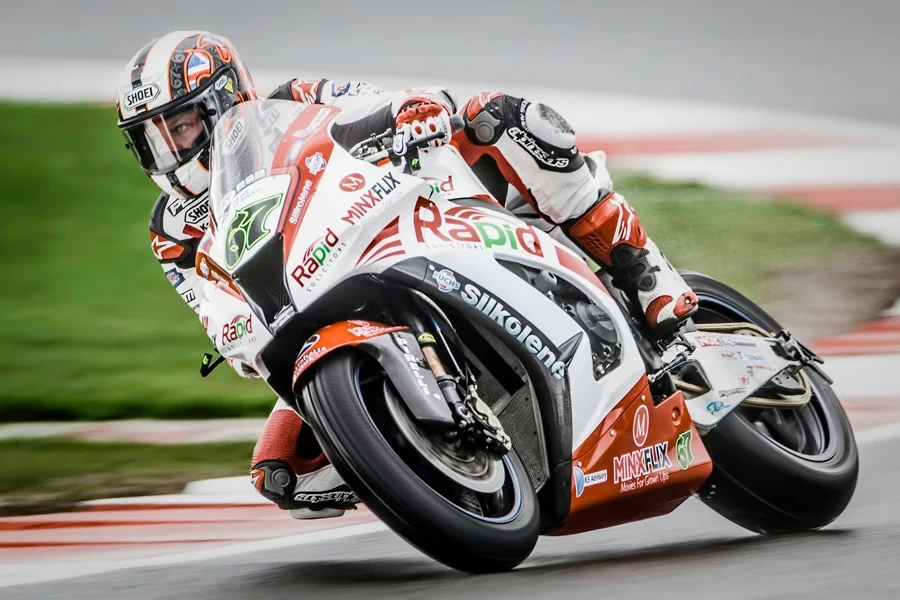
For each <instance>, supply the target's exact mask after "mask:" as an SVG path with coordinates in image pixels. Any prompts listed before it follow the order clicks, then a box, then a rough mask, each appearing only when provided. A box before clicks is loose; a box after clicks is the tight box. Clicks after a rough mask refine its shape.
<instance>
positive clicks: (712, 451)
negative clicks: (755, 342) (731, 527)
mask: <svg viewBox="0 0 900 600" xmlns="http://www.w3.org/2000/svg"><path fill="white" fill-rule="evenodd" d="M683 276H684V279H685V281H686V282H687V284H688V285H690V286H691V287H692V288H693V290H694V292H695V293H696V294H697V297H698V299H699V301H700V302H699V304H700V308H699V310H698V312H697V314H696V316H695V318H694V322H695V323H698V324H700V323H714V322H725V321H742V322H750V323H754V324H756V325H759V326H761V327H762V328H763V329H765V330H767V331H769V332H772V333H775V332H778V331H780V330H781V329H782V327H781V326H780V325H779V324H778V322H777V321H775V319H773V318H772V317H771V316H770V315H768V314H767V313H766V312H765V311H763V310H762V309H761V308H759V307H758V306H756V304H754V303H753V302H752V301H751V300H749V299H748V298H746V297H744V296H743V295H742V294H740V293H739V292H737V291H735V290H733V289H731V288H730V287H728V286H726V285H725V284H723V283H720V282H718V281H716V280H714V279H712V278H710V277H707V276H705V275H700V274H698V273H683ZM806 374H807V375H808V376H809V379H810V384H811V386H812V392H813V393H812V398H811V399H810V402H809V404H807V405H806V406H805V407H803V408H800V409H795V410H790V409H758V408H753V407H749V406H739V407H738V408H737V409H735V410H734V411H733V412H731V413H730V414H729V415H728V416H726V417H725V418H724V419H722V420H721V421H720V422H719V423H718V424H717V425H716V426H715V427H714V428H713V429H712V430H711V431H709V432H708V433H707V434H706V435H704V437H703V443H704V445H705V446H706V448H707V451H708V452H709V455H710V457H711V458H712V461H713V465H714V468H713V472H712V475H711V476H710V477H709V479H708V480H707V481H706V483H705V484H704V485H703V487H702V488H701V489H700V491H699V492H698V496H699V497H700V499H701V500H702V501H703V502H704V503H706V505H707V506H709V507H710V508H712V509H713V510H715V511H716V512H718V513H719V514H721V515H722V516H724V517H725V518H727V519H729V520H730V521H732V522H734V523H736V524H738V525H740V526H742V527H744V528H746V529H749V530H750V531H754V532H757V533H768V534H776V533H794V532H801V531H809V530H814V529H819V528H821V527H824V526H825V525H828V524H829V523H831V522H832V521H834V520H835V519H836V518H837V517H838V516H839V515H840V514H841V513H842V512H843V511H844V509H845V508H846V507H847V504H848V503H849V502H850V499H851V497H852V496H853V492H854V490H855V489H856V480H857V475H858V472H859V456H858V453H857V448H856V441H855V439H854V437H853V431H852V430H851V428H850V422H849V421H848V419H847V415H846V414H845V413H844V410H843V408H842V407H841V404H840V402H839V401H838V398H837V396H835V394H834V392H833V391H832V389H831V386H830V385H828V383H827V382H826V381H825V380H824V379H822V378H821V377H820V376H819V375H817V374H816V373H814V372H812V371H811V370H810V369H806Z"/></svg>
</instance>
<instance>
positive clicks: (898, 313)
mask: <svg viewBox="0 0 900 600" xmlns="http://www.w3.org/2000/svg"><path fill="white" fill-rule="evenodd" d="M884 316H886V317H900V300H897V301H896V302H894V305H893V306H892V307H890V308H889V309H887V310H886V311H884Z"/></svg>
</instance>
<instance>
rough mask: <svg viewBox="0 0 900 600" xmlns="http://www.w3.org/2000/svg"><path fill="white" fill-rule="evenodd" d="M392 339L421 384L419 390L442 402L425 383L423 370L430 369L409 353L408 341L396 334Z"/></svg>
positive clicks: (392, 335) (393, 334)
mask: <svg viewBox="0 0 900 600" xmlns="http://www.w3.org/2000/svg"><path fill="white" fill-rule="evenodd" d="M379 329H380V328H379ZM391 337H393V338H394V341H395V342H396V343H397V347H399V348H400V351H401V352H402V353H403V356H404V357H405V358H406V364H408V365H409V369H410V370H411V371H412V373H413V376H415V378H416V382H417V383H418V384H419V388H420V389H421V390H422V393H424V394H425V395H426V396H428V397H429V398H431V397H434V398H436V399H438V400H440V396H439V395H438V394H437V392H435V393H434V394H432V393H431V390H430V389H428V384H427V383H426V382H425V376H424V375H423V374H422V369H426V368H428V367H427V366H426V365H425V364H424V361H422V364H419V359H418V358H416V356H415V355H414V354H412V353H411V352H410V351H409V344H407V343H406V340H405V339H403V336H402V335H400V334H399V333H397V332H394V333H392V334H391Z"/></svg>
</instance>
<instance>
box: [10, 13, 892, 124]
mask: <svg viewBox="0 0 900 600" xmlns="http://www.w3.org/2000/svg"><path fill="white" fill-rule="evenodd" d="M0 15H2V16H0V55H22V56H33V55H38V56H51V57H54V56H63V57H66V58H91V59H102V60H107V61H109V60H112V61H121V63H122V65H123V67H124V66H125V63H126V62H127V60H128V59H129V58H130V57H131V56H132V55H134V54H135V53H136V52H137V51H138V49H140V47H141V46H142V45H143V44H144V43H146V42H148V41H150V40H151V39H153V38H156V37H159V36H160V35H163V34H164V33H166V32H168V31H170V30H175V29H194V28H197V29H209V30H212V31H214V32H217V33H220V34H222V35H225V36H227V37H229V38H230V39H231V40H232V41H233V42H234V43H235V44H236V45H237V47H238V48H239V50H240V52H241V55H242V56H243V58H244V59H245V61H247V63H248V64H249V65H250V67H251V68H256V69H281V68H288V69H296V72H297V73H298V75H302V76H308V77H314V76H328V75H329V74H333V73H365V74H369V76H370V78H371V79H373V81H374V82H375V83H377V74H382V75H386V76H388V75H402V76H421V77H422V78H423V79H426V80H427V81H425V82H424V83H439V82H440V80H441V79H447V80H466V81H479V82H494V83H493V85H496V86H500V89H506V88H505V87H502V86H506V85H513V86H515V85H516V84H530V85H535V86H537V85H545V84H546V85H551V86H561V87H563V88H567V89H568V88H581V89H586V90H596V91H603V92H612V93H622V94H636V95H643V96H653V97H659V98H670V97H671V98H681V99H690V100H704V101H714V102H725V103H729V104H739V105H749V106H755V107H765V108H779V109H789V110H792V111H800V112H806V113H816V114H825V115H831V116H841V117H851V118H854V119H861V120H868V121H876V122H877V121H881V122H890V123H894V124H897V123H900V103H898V102H896V98H897V97H898V96H900V61H898V60H897V56H900V36H898V35H897V34H896V29H897V25H898V23H900V2H896V0H855V1H854V2H847V1H846V0H790V1H789V2H785V1H784V0H754V1H753V2H744V1H743V0H740V1H739V0H682V1H678V2H672V1H671V0H640V1H637V2H623V1H621V0H569V1H566V2H552V1H549V2H548V1H547V0H516V1H515V2H512V1H509V0H507V1H494V2H490V1H488V0H454V1H453V2H421V1H420V2H409V1H407V0H402V1H401V0H381V1H378V2H372V1H370V0H365V1H364V0H351V1H333V2H328V1H325V2H312V1H309V0H307V1H303V0H264V1H262V2H247V1H246V0H218V1H217V2H214V3H208V2H185V1H184V0H153V1H150V2H148V1H147V0H120V1H118V2H108V1H101V0H83V1H79V2H71V1H70V0H27V2H26V1H24V0H0ZM47 87H48V95H49V96H50V97H51V98H52V94H53V82H52V81H48V82H47ZM513 91H514V89H513Z"/></svg>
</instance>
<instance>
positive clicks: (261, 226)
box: [225, 194, 282, 269]
mask: <svg viewBox="0 0 900 600" xmlns="http://www.w3.org/2000/svg"><path fill="white" fill-rule="evenodd" d="M281 198H282V195H281V194H277V195H275V196H269V197H268V198H262V199H260V200H257V201H256V202H251V203H250V204H248V205H247V206H244V207H243V208H241V209H240V210H239V211H237V212H236V213H234V217H233V218H232V219H231V223H229V225H228V235H227V236H226V238H225V266H226V267H228V268H229V269H234V268H235V267H236V266H237V265H238V264H239V263H240V262H241V260H242V259H243V258H244V255H245V254H246V253H247V251H248V250H250V249H252V248H254V247H255V246H256V245H257V244H258V243H259V242H261V241H262V240H264V239H265V238H266V237H267V236H268V235H269V234H270V233H272V231H271V230H270V229H268V228H267V227H266V220H267V219H268V218H269V215H270V214H272V212H273V211H274V210H275V209H276V208H278V207H279V206H280V205H281Z"/></svg>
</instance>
